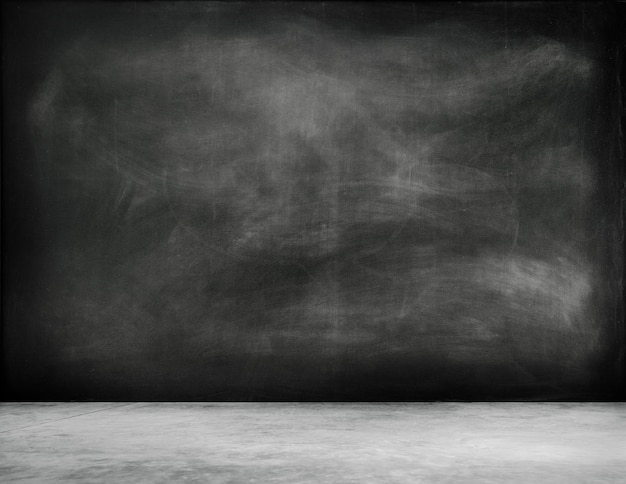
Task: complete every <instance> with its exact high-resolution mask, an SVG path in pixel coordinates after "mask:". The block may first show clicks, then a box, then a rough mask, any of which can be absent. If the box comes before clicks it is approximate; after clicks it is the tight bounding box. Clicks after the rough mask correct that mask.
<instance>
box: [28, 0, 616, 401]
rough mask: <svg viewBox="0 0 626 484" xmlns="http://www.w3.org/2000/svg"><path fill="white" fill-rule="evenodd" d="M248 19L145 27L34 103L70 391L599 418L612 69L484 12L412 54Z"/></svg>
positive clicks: (330, 12)
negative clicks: (536, 405)
mask: <svg viewBox="0 0 626 484" xmlns="http://www.w3.org/2000/svg"><path fill="white" fill-rule="evenodd" d="M244 7H245V5H238V6H228V5H226V4H215V5H211V4H208V5H204V4H198V5H196V6H194V7H193V8H192V9H193V10H194V11H197V12H196V13H197V15H196V17H195V20H188V21H187V22H186V23H184V28H172V29H170V30H167V31H166V32H161V33H159V29H158V28H157V24H158V25H161V23H163V21H162V20H161V21H160V22H161V23H159V22H157V21H156V20H154V14H155V12H159V13H160V14H161V15H165V14H166V13H167V10H168V9H170V10H171V11H172V12H173V14H175V15H178V14H180V12H181V11H182V12H184V11H185V8H187V9H189V8H191V7H189V6H185V5H179V6H168V7H165V6H164V5H152V4H144V5H139V6H136V7H135V8H139V10H140V11H141V12H143V13H141V12H140V13H137V12H135V13H134V14H132V15H131V14H130V12H127V13H126V14H120V15H119V16H120V18H121V19H123V20H125V21H126V22H127V25H128V26H129V27H128V31H125V32H124V33H119V32H118V31H117V30H115V29H113V28H112V27H107V28H100V29H99V30H97V29H96V31H95V32H90V31H89V30H86V31H85V32H83V33H82V35H76V36H75V37H73V38H71V39H70V40H69V41H67V42H65V43H63V44H62V45H63V48H62V49H58V51H56V52H55V56H54V58H52V59H51V60H49V62H48V64H49V68H47V70H46V73H45V76H44V77H42V80H41V82H39V83H37V85H36V88H35V89H34V90H33V93H32V96H30V97H29V100H28V126H29V127H30V132H31V133H32V136H31V139H30V142H31V144H32V146H33V149H34V151H35V153H36V170H33V177H34V178H33V180H34V181H33V183H34V184H35V185H36V187H37V194H38V196H39V197H40V210H41V212H40V213H41V214H42V215H41V220H42V222H41V224H42V225H41V228H40V232H41V236H42V237H43V239H44V240H45V241H46V245H45V249H42V251H43V252H42V253H43V254H44V256H43V257H41V261H42V262H41V267H40V273H41V281H40V286H41V289H40V290H39V292H38V293H37V294H38V295H37V298H36V300H35V302H34V304H33V305H32V306H31V307H29V308H28V311H30V314H31V318H32V319H33V320H34V319H39V320H42V321H46V324H45V326H44V328H45V329H44V331H45V340H46V341H47V344H46V349H45V350H43V351H42V352H41V358H43V359H44V360H45V361H46V372H45V375H46V376H45V378H47V379H49V381H52V382H55V383H54V384H53V386H54V391H57V392H58V391H60V390H58V388H64V389H65V390H63V391H64V392H65V394H67V395H74V394H77V395H79V396H84V397H88V398H90V397H91V398H107V397H111V398H124V397H126V398H128V397H130V398H146V397H147V398H152V397H154V398H174V399H177V398H183V399H196V398H209V399H371V398H373V399H396V398H409V399H415V398H417V399H420V398H516V397H523V398H529V397H548V398H554V397H557V398H558V397H559V396H566V397H567V396H568V395H577V394H584V393H585V392H589V391H591V390H590V389H592V388H594V381H596V380H597V379H598V373H599V372H600V371H606V368H607V366H606V365H605V366H603V363H602V362H603V361H605V360H606V357H607V354H612V353H611V352H612V351H614V348H613V346H612V344H613V338H614V333H612V332H611V331H612V330H611V327H612V326H611V324H609V323H608V322H607V320H606V311H605V310H604V308H603V307H602V304H604V303H605V302H606V301H607V300H610V294H609V296H607V291H608V292H610V291H609V289H606V287H603V286H602V281H603V280H604V278H605V277H606V274H605V272H603V271H604V264H605V257H606V251H603V250H602V249H601V248H599V247H601V246H602V240H603V237H604V231H605V227H606V225H607V224H610V223H611V221H610V220H606V219H603V218H602V214H603V212H602V209H603V207H602V205H601V204H600V203H599V202H598V201H597V198H598V195H597V193H598V191H599V190H600V189H601V188H600V187H601V186H602V177H603V176H605V175H603V172H602V170H601V169H600V167H601V166H602V163H603V162H604V160H602V159H599V158H598V156H599V155H598V150H597V149H596V148H595V147H594V144H593V139H591V138H592V136H593V135H594V129H595V130H596V131H597V129H599V128H597V125H598V123H599V121H598V119H597V114H596V113H595V111H594V103H597V102H598V99H599V98H600V97H601V95H602V94H603V92H602V91H601V87H600V86H602V85H603V84H602V83H603V82H604V78H603V73H604V71H603V66H602V64H601V58H600V57H599V56H598V55H597V52H596V51H594V50H593V47H594V46H593V44H590V45H591V47H590V45H588V44H585V43H584V42H582V41H574V40H569V41H568V40H567V39H565V40H564V39H562V38H561V39H559V38H553V37H550V36H547V35H542V34H539V33H535V32H533V31H532V29H524V28H523V26H524V25H525V24H518V25H517V28H515V24H514V22H513V23H512V24H511V27H510V28H509V29H508V30H506V31H505V32H503V29H504V27H503V25H501V24H498V28H497V29H493V28H491V26H492V24H493V22H494V21H490V20H489V19H492V16H495V15H496V14H495V13H493V12H494V10H495V7H489V8H488V7H486V6H482V7H480V6H475V7H474V8H476V9H477V11H479V10H480V12H482V13H481V15H478V14H476V15H474V16H472V15H465V16H459V15H454V14H453V11H452V9H451V6H449V5H448V6H445V5H443V6H439V7H429V8H424V7H419V8H417V9H416V7H413V8H411V6H410V5H409V6H407V5H404V6H396V7H394V8H396V9H397V10H398V12H396V13H395V14H394V15H397V16H398V17H401V16H403V15H404V14H405V13H406V14H408V15H410V16H411V15H412V16H414V17H415V18H414V21H412V22H406V25H405V24H403V23H400V24H399V26H398V27H397V28H374V27H368V25H367V24H358V23H357V21H353V22H352V23H351V22H350V21H347V20H345V19H344V18H343V17H342V15H344V14H345V15H346V16H347V15H348V14H347V13H345V12H349V11H350V9H357V7H356V6H347V5H332V6H331V5H326V6H325V7H324V11H322V6H321V5H309V6H308V7H306V8H305V7H298V8H297V5H296V6H294V5H292V6H284V7H279V6H274V7H269V6H265V8H266V10H263V8H262V7H261V6H255V7H251V6H249V8H253V9H255V12H257V13H258V14H259V15H260V19H261V20H258V21H256V22H254V21H252V20H250V16H249V15H248V16H244V17H245V18H246V19H247V22H248V23H246V24H245V25H243V26H241V25H239V24H238V18H240V17H239V16H240V15H243V14H241V11H243V10H245V9H244ZM117 8H118V9H123V7H117ZM126 8H127V9H129V8H130V7H128V6H127V7H126ZM358 8H360V9H362V10H363V11H365V13H366V15H367V14H368V8H371V9H372V10H375V9H376V8H381V7H367V6H360V7H358ZM466 8H467V7H466ZM523 8H524V7H523V6H519V7H518V9H520V10H523ZM490 9H491V10H490ZM405 10H406V12H405ZM403 12H404V13H403ZM433 12H434V13H433ZM515 12H516V10H515V9H514V8H512V9H511V12H509V15H511V16H513V15H514V14H515ZM264 13H265V15H263V14H264ZM501 14H502V12H500V11H499V10H498V12H497V15H501ZM151 15H152V16H151ZM370 17H372V15H371V14H370ZM370 17H368V18H370ZM159 18H160V17H159ZM133 19H134V20H133ZM329 19H330V20H329ZM342 20H343V21H342ZM492 20H493V19H492ZM132 22H136V23H138V24H139V27H136V28H135V30H133V29H132V28H131V27H130V26H131V25H132ZM490 22H491V23H490ZM180 23H181V22H180V21H179V22H178V23H177V24H176V25H179V24H180ZM165 25H167V23H165ZM520 25H521V26H520ZM594 116H595V117H594ZM594 123H595V124H594ZM22 304H25V303H22ZM26 306H28V304H26ZM609 366H610V365H609ZM43 374H44V373H42V372H40V373H38V374H37V376H40V377H41V378H44V377H43V376H41V375H43ZM62 382H64V383H62Z"/></svg>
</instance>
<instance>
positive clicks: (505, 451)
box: [0, 403, 626, 483]
mask: <svg viewBox="0 0 626 484" xmlns="http://www.w3.org/2000/svg"><path fill="white" fill-rule="evenodd" d="M0 481H2V482H37V483H39V482H63V483H77V482H80V483H117V482H121V483H144V482H145V483H158V482H163V483H166V482H167V483H171V482H210V483H222V482H229V483H231V482H232V483H246V482H259V483H263V482H284V483H300V482H320V483H348V482H350V483H367V482H380V483H400V482H407V483H415V482H451V483H452V482H454V483H456V482H468V481H470V482H474V481H475V482H528V483H534V482H537V483H546V482H548V483H549V482H559V483H560V482H563V483H570V482H581V483H583V482H584V483H589V482H626V405H625V404H620V403H618V404H614V403H601V404H597V403H593V404H591V403H588V404H578V403H576V404H569V403H568V404H563V403H529V404H519V403H497V404H496V403H494V404H484V403H469V404H465V403H433V404H427V403H406V404H288V403H284V404H283V403H279V404H265V403H263V404H249V403H235V404H230V403H129V404H121V403H4V404H0Z"/></svg>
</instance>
